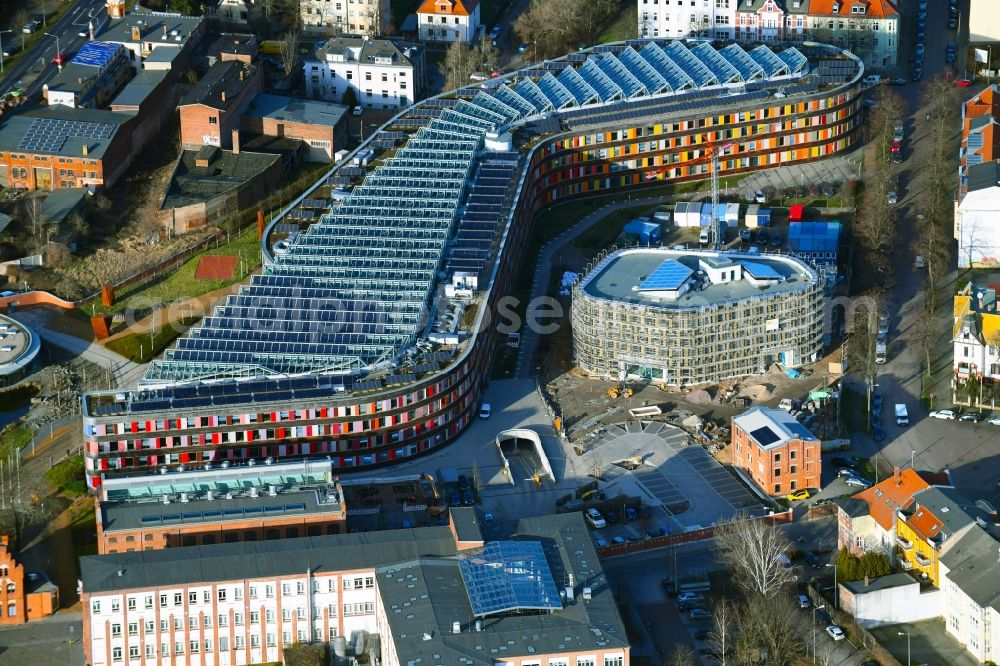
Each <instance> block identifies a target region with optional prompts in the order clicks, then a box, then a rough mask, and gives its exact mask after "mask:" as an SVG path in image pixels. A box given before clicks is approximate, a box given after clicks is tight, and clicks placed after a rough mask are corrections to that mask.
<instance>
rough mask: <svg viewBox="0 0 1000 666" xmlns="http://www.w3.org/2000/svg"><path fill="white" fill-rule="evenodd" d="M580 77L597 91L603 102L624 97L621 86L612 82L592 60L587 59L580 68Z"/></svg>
mask: <svg viewBox="0 0 1000 666" xmlns="http://www.w3.org/2000/svg"><path fill="white" fill-rule="evenodd" d="M580 76H582V77H583V79H584V81H586V82H587V83H589V84H590V86H591V87H592V88H593V89H594V90H596V91H597V93H598V94H599V95H600V96H601V100H602V101H604V102H609V101H611V100H615V99H621V98H622V97H624V96H625V93H624V92H623V91H622V89H621V86H619V85H618V84H617V83H615V82H614V81H612V80H611V78H610V77H609V76H608V75H607V74H605V73H604V72H603V71H602V70H601V68H600V67H598V66H597V63H596V62H595V61H594V59H593V58H589V59H588V60H587V62H585V63H584V64H583V66H582V67H581V68H580Z"/></svg>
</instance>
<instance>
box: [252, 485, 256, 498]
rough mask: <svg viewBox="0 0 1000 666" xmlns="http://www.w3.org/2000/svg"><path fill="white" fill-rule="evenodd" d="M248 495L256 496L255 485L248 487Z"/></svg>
mask: <svg viewBox="0 0 1000 666" xmlns="http://www.w3.org/2000/svg"><path fill="white" fill-rule="evenodd" d="M250 497H257V486H251V487H250Z"/></svg>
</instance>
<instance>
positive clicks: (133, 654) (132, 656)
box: [128, 645, 139, 659]
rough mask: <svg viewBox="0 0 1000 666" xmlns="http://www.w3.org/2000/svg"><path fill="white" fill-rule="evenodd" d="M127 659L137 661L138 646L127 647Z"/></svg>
mask: <svg viewBox="0 0 1000 666" xmlns="http://www.w3.org/2000/svg"><path fill="white" fill-rule="evenodd" d="M128 658H129V659H138V658H139V646H138V645H132V646H130V647H129V649H128Z"/></svg>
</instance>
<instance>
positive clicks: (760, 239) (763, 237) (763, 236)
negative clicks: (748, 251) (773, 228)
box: [757, 229, 767, 247]
mask: <svg viewBox="0 0 1000 666" xmlns="http://www.w3.org/2000/svg"><path fill="white" fill-rule="evenodd" d="M757 245H760V246H761V247H764V246H765V245H767V229H761V230H760V231H758V232H757Z"/></svg>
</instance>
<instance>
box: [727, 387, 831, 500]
mask: <svg viewBox="0 0 1000 666" xmlns="http://www.w3.org/2000/svg"><path fill="white" fill-rule="evenodd" d="M730 442H731V444H732V446H733V466H734V467H736V469H738V470H740V471H741V472H742V473H743V475H744V477H745V478H747V479H749V480H750V481H752V482H753V483H754V485H756V486H757V487H758V488H759V489H760V490H761V492H762V493H764V494H765V495H783V494H785V493H790V492H792V491H794V490H801V489H803V488H819V487H820V472H821V471H822V461H821V460H820V445H819V439H817V438H816V436H815V435H813V434H812V433H811V432H809V430H808V429H807V428H806V427H805V426H804V425H802V424H801V423H799V421H798V420H797V419H796V418H795V417H793V416H792V415H791V414H789V413H788V412H786V411H785V410H783V409H772V408H770V407H759V406H758V407H751V408H750V409H748V410H747V411H745V412H743V413H742V414H740V415H738V416H734V417H733V423H732V434H731V439H730Z"/></svg>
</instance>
